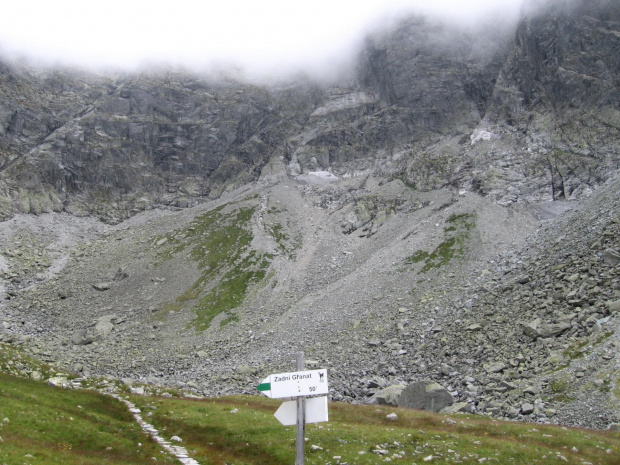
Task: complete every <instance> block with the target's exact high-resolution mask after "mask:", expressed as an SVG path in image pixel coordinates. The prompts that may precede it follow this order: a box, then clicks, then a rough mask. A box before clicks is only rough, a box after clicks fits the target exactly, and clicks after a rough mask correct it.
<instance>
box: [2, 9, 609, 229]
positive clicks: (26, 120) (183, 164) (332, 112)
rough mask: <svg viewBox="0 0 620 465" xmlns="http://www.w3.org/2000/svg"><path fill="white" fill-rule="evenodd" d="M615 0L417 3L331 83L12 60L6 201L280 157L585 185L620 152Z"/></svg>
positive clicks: (539, 185) (337, 166) (110, 195)
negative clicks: (450, 13) (473, 15)
mask: <svg viewBox="0 0 620 465" xmlns="http://www.w3.org/2000/svg"><path fill="white" fill-rule="evenodd" d="M618 11H619V9H618V2H617V1H611V0H610V1H602V0H601V1H597V2H572V1H571V2H567V1H559V2H555V3H552V4H551V6H549V5H547V6H546V7H545V8H544V9H543V8H537V9H536V10H532V11H531V12H529V14H528V16H526V17H524V19H522V20H521V21H520V23H519V24H518V25H517V26H513V25H509V24H495V25H494V26H490V25H487V26H486V27H481V28H478V29H476V30H474V29H471V28H466V27H463V28H457V27H455V26H454V25H452V26H447V25H446V24H441V23H437V22H433V21H430V20H426V19H422V18H410V19H407V20H404V21H402V22H401V23H400V24H399V25H398V26H397V27H395V28H393V29H391V30H390V31H383V32H377V33H375V34H373V35H371V36H370V37H369V38H368V40H367V43H366V45H365V48H364V50H363V51H362V53H361V55H360V59H359V65H358V68H357V71H356V73H355V75H354V77H353V78H351V79H349V80H347V81H343V82H341V83H340V84H338V85H330V86H327V85H324V84H319V83H311V82H309V81H307V80H297V81H292V80H291V81H289V82H288V83H287V84H286V85H285V84H280V85H259V84H249V83H244V82H243V81H241V80H238V79H232V78H228V79H222V78H220V79H215V78H205V77H204V76H197V75H192V74H190V73H186V72H181V71H167V72H163V71H162V72H158V73H144V74H140V75H127V76H115V77H109V76H95V75H88V74H85V73H81V74H80V73H76V72H69V71H49V70H48V71H37V70H33V69H25V68H23V67H17V66H10V65H2V68H1V69H0V166H1V178H0V215H1V217H2V218H6V217H8V216H10V215H11V214H12V213H13V212H32V213H39V212H45V211H62V210H65V211H68V212H72V213H94V214H96V215H98V216H99V217H100V218H103V219H105V220H106V221H109V222H118V221H120V220H122V219H124V218H126V217H128V216H131V215H132V214H134V213H135V212H138V211H141V210H144V209H146V208H151V207H152V206H154V205H175V206H181V207H185V206H191V205H194V204H196V203H198V202H201V201H203V200H205V199H209V198H216V197H218V196H219V195H221V193H222V192H224V191H226V190H227V189H230V188H232V187H235V186H239V185H242V184H245V183H248V182H252V181H255V180H257V179H258V178H259V176H260V174H261V170H262V169H263V167H265V165H267V163H268V162H269V161H270V160H279V159H282V160H283V161H284V162H285V164H286V166H287V172H288V174H292V175H299V174H302V173H307V172H308V171H312V170H331V171H333V172H334V173H336V174H339V175H347V176H355V175H360V174H364V173H370V172H373V173H377V174H381V175H385V176H387V177H391V178H393V177H398V178H401V179H403V180H404V181H406V182H407V183H408V184H411V185H414V186H415V187H416V188H418V189H422V190H426V189H433V188H438V187H441V186H445V185H452V186H454V187H458V188H467V189H470V190H473V191H475V192H477V193H480V194H482V195H485V196H488V197H490V198H491V199H493V200H495V201H498V202H500V203H501V204H505V205H506V204H510V203H512V202H515V201H520V200H541V199H559V198H580V197H581V196H583V195H584V194H588V193H589V192H590V190H591V189H592V188H594V187H596V186H597V185H599V184H600V183H601V182H603V181H605V180H606V179H607V178H608V177H609V175H610V173H612V172H614V171H615V170H617V169H618V163H619V162H618V142H617V141H618V132H619V130H620V129H619V128H620V114H619V111H620V110H618V102H619V101H620V92H619V90H618V83H619V81H620V77H619V67H620V65H619V63H618V60H617V58H616V57H617V56H618V52H619V51H620V24H619V18H618V15H619V13H618ZM515 28H516V30H515ZM270 166H271V165H270Z"/></svg>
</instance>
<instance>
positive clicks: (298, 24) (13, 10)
mask: <svg viewBox="0 0 620 465" xmlns="http://www.w3.org/2000/svg"><path fill="white" fill-rule="evenodd" d="M522 1H523V0H383V1H380V0H307V1H299V0H253V1H248V0H219V1H217V2H215V1H210V0H202V1H192V0H167V1H161V0H14V1H7V2H4V5H3V6H2V8H1V11H0V55H4V56H10V57H16V56H17V57H19V56H26V57H30V58H36V59H39V60H44V61H45V62H47V63H49V64H55V63H60V64H70V65H80V66H87V67H95V68H101V67H121V68H126V69H135V68H137V67H140V66H143V65H145V64H158V63H173V64H181V65H185V66H189V67H194V68H202V67H207V66H210V65H211V64H212V63H213V62H232V63H238V64H240V65H243V66H245V67H250V68H252V67H254V68H261V69H262V70H274V71H277V70H278V69H285V68H291V67H310V68H312V67H315V66H318V67H320V66H325V65H327V64H329V63H337V62H338V61H339V60H343V59H344V57H345V56H346V55H347V53H348V54H350V53H351V51H352V50H353V49H354V48H355V47H356V46H357V45H358V44H359V43H360V40H361V38H362V37H363V33H364V32H365V30H366V29H367V28H368V27H369V25H376V24H377V23H378V22H379V23H380V22H386V21H387V19H386V18H388V17H390V15H391V16H393V15H394V14H396V13H397V12H403V11H414V12H425V13H427V14H433V15H441V16H444V17H447V18H449V19H453V20H454V19H456V20H458V21H462V20H465V19H467V20H471V19H475V18H478V17H480V16H481V15H483V14H487V15H488V14H491V15H507V14H515V12H518V11H519V8H520V4H521V3H522Z"/></svg>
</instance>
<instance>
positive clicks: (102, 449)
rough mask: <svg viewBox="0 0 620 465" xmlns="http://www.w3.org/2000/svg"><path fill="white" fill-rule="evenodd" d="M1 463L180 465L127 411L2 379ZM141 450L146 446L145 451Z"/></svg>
mask: <svg viewBox="0 0 620 465" xmlns="http://www.w3.org/2000/svg"><path fill="white" fill-rule="evenodd" d="M0 436H1V437H2V442H1V443H0V463H2V464H5V463H6V464H24V463H27V464H32V465H35V464H59V465H73V464H75V465H77V464H80V465H87V464H92V465H106V464H136V465H137V464H152V463H154V461H153V460H152V457H156V459H157V463H166V464H172V463H177V462H176V461H175V460H174V459H173V458H172V457H171V456H169V455H168V454H162V453H161V451H162V449H161V448H160V447H159V446H158V445H157V444H156V443H155V442H154V441H152V440H151V439H150V438H149V437H148V436H147V435H146V434H144V433H143V432H142V430H141V428H140V426H139V425H138V424H137V423H136V422H135V421H134V419H133V417H132V415H131V414H130V413H129V412H128V410H127V408H126V407H125V405H123V404H121V403H120V402H118V401H116V400H114V399H112V398H110V397H107V396H103V395H101V394H98V393H96V392H91V391H83V390H67V389H60V388H55V387H50V386H47V385H46V384H44V383H42V382H36V381H31V380H26V379H20V378H17V377H14V376H11V375H7V374H5V373H0ZM139 444H141V445H139Z"/></svg>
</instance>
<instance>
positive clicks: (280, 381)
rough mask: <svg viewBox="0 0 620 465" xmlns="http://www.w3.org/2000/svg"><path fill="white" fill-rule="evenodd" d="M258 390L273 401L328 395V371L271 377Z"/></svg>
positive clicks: (296, 372)
mask: <svg viewBox="0 0 620 465" xmlns="http://www.w3.org/2000/svg"><path fill="white" fill-rule="evenodd" d="M258 390H259V391H260V392H261V393H262V394H264V395H266V396H267V397H271V398H272V399H281V398H283V397H299V396H314V395H318V394H327V393H328V392H329V388H328V386H327V370H325V369H322V370H309V371H295V372H292V373H278V374H275V375H269V376H268V377H267V378H265V379H264V380H263V381H262V382H261V383H260V384H259V385H258Z"/></svg>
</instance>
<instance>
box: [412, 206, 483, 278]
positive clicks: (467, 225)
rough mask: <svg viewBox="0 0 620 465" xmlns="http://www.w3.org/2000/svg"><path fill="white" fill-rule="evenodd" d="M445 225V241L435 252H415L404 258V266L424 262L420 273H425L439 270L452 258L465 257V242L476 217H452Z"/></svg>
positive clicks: (472, 215) (467, 214) (468, 215)
mask: <svg viewBox="0 0 620 465" xmlns="http://www.w3.org/2000/svg"><path fill="white" fill-rule="evenodd" d="M446 224H447V226H446V227H445V228H444V238H445V239H444V241H443V242H442V243H441V244H439V245H438V246H437V247H436V248H435V250H433V251H432V252H430V253H429V252H426V251H424V250H417V251H415V252H414V253H413V254H412V255H410V256H409V257H407V258H405V260H404V262H405V264H406V265H411V264H416V263H420V262H424V266H423V267H422V269H421V271H420V272H421V273H426V272H427V271H430V270H432V269H437V268H441V267H442V266H444V265H446V264H447V263H449V262H450V261H451V260H453V259H454V258H462V257H463V256H465V250H466V246H467V241H468V239H469V237H470V235H471V231H472V230H473V229H474V228H475V227H476V215H475V214H474V213H463V214H460V215H452V216H450V217H449V218H448V219H447V220H446Z"/></svg>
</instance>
